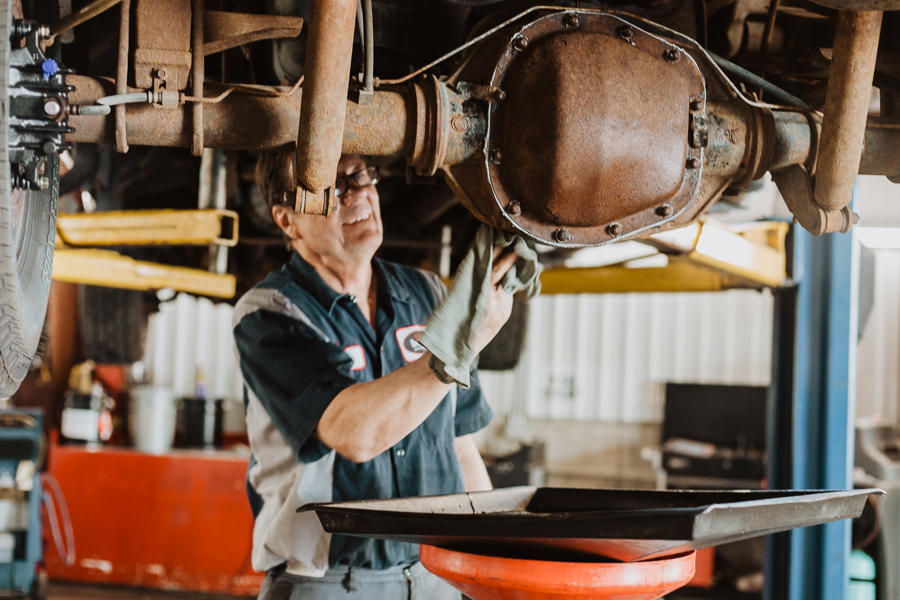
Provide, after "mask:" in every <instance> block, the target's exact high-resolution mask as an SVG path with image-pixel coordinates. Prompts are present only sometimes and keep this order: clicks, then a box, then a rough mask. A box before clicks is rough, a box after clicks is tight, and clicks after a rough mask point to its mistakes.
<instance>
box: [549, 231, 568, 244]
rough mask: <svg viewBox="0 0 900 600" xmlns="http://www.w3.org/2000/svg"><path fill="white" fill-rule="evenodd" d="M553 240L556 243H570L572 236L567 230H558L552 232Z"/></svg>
mask: <svg viewBox="0 0 900 600" xmlns="http://www.w3.org/2000/svg"><path fill="white" fill-rule="evenodd" d="M553 239H555V240H556V241H557V242H560V243H565V242H568V241H571V239H572V234H571V233H569V231H568V230H567V229H563V228H559V229H557V230H556V231H554V232H553Z"/></svg>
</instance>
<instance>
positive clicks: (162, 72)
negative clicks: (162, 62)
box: [156, 68, 168, 79]
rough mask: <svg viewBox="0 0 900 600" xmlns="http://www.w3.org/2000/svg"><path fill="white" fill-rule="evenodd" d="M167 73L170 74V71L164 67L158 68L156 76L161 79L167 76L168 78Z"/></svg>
mask: <svg viewBox="0 0 900 600" xmlns="http://www.w3.org/2000/svg"><path fill="white" fill-rule="evenodd" d="M166 75H168V73H167V72H166V70H165V69H162V68H160V69H156V76H157V77H158V78H159V79H165V78H166Z"/></svg>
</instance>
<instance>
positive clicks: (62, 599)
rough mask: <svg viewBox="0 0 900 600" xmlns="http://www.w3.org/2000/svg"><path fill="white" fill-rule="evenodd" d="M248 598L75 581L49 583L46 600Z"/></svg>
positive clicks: (206, 599) (245, 599)
mask: <svg viewBox="0 0 900 600" xmlns="http://www.w3.org/2000/svg"><path fill="white" fill-rule="evenodd" d="M188 599H198V600H199V599H202V600H248V597H247V596H228V595H224V594H199V593H197V592H193V593H192V592H162V591H159V590H148V589H141V588H127V587H118V586H94V585H82V584H75V583H65V584H64V583H51V584H50V587H49V590H48V593H47V600H188Z"/></svg>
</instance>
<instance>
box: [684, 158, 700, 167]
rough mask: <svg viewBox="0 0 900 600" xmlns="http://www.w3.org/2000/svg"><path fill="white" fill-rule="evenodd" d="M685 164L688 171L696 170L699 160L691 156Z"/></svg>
mask: <svg viewBox="0 0 900 600" xmlns="http://www.w3.org/2000/svg"><path fill="white" fill-rule="evenodd" d="M686 164H687V168H688V169H697V168H699V167H700V159H699V158H697V157H696V156H692V157H690V158H689V159H687V163H686Z"/></svg>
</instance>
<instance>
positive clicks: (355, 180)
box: [279, 167, 378, 206]
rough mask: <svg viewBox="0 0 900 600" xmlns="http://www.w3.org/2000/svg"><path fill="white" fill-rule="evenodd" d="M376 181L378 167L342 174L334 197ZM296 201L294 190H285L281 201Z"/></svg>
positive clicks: (337, 179) (336, 181)
mask: <svg viewBox="0 0 900 600" xmlns="http://www.w3.org/2000/svg"><path fill="white" fill-rule="evenodd" d="M376 183H378V167H366V168H365V169H362V170H359V171H356V172H355V173H350V174H349V175H341V176H339V177H337V178H336V179H335V180H334V197H335V198H340V197H341V196H343V195H344V194H346V193H347V190H349V189H351V188H352V189H354V190H358V189H360V188H364V187H368V186H370V185H375V184H376ZM294 201H295V200H294V193H293V192H291V193H288V192H284V193H283V194H282V195H281V198H280V199H279V203H280V204H283V205H284V206H293V205H294Z"/></svg>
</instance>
